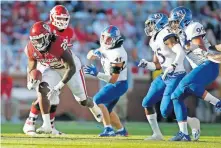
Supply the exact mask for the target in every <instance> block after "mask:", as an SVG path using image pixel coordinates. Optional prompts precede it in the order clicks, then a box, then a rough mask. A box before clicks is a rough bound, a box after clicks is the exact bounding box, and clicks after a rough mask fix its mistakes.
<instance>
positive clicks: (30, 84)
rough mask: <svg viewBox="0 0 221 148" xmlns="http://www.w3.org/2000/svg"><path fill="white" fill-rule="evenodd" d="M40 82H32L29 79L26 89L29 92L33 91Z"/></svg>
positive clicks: (32, 80)
mask: <svg viewBox="0 0 221 148" xmlns="http://www.w3.org/2000/svg"><path fill="white" fill-rule="evenodd" d="M40 82H41V81H40V80H34V79H32V78H31V79H30V80H29V81H28V84H27V88H28V89H29V90H32V89H35V88H36V87H38V86H39V84H40Z"/></svg>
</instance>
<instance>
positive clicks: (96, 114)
mask: <svg viewBox="0 0 221 148" xmlns="http://www.w3.org/2000/svg"><path fill="white" fill-rule="evenodd" d="M89 109H90V111H91V113H92V114H93V116H94V118H95V119H96V120H97V122H102V120H103V116H102V112H101V109H100V108H99V107H98V106H97V104H95V103H94V107H92V108H89Z"/></svg>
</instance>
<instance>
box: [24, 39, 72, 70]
mask: <svg viewBox="0 0 221 148" xmlns="http://www.w3.org/2000/svg"><path fill="white" fill-rule="evenodd" d="M48 48H49V49H48V51H47V52H45V53H40V52H39V51H38V50H37V49H35V47H34V46H33V45H32V44H31V42H30V41H29V42H28V45H27V46H26V47H25V53H26V55H27V56H28V58H29V59H33V60H36V61H37V62H40V63H41V64H42V65H44V66H49V67H51V68H54V69H59V68H63V67H64V63H63V62H62V59H61V56H62V54H63V52H64V51H65V50H67V49H68V47H67V40H66V39H64V38H63V37H61V36H56V40H55V41H52V42H51V44H50V45H49V47H48Z"/></svg>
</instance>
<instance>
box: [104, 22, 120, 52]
mask: <svg viewBox="0 0 221 148" xmlns="http://www.w3.org/2000/svg"><path fill="white" fill-rule="evenodd" d="M120 39H121V35H120V30H119V29H118V28H117V27H116V26H113V25H110V26H108V27H106V28H105V29H104V30H103V31H102V33H101V36H100V44H101V47H105V48H106V49H111V48H113V47H115V45H116V43H117V41H119V40H120Z"/></svg>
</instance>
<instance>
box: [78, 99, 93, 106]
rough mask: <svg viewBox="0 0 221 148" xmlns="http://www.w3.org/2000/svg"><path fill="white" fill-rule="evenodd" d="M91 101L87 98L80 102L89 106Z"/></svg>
mask: <svg viewBox="0 0 221 148" xmlns="http://www.w3.org/2000/svg"><path fill="white" fill-rule="evenodd" d="M90 102H91V100H90V99H86V100H83V101H79V103H80V104H81V105H82V106H87V107H89V106H90Z"/></svg>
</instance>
